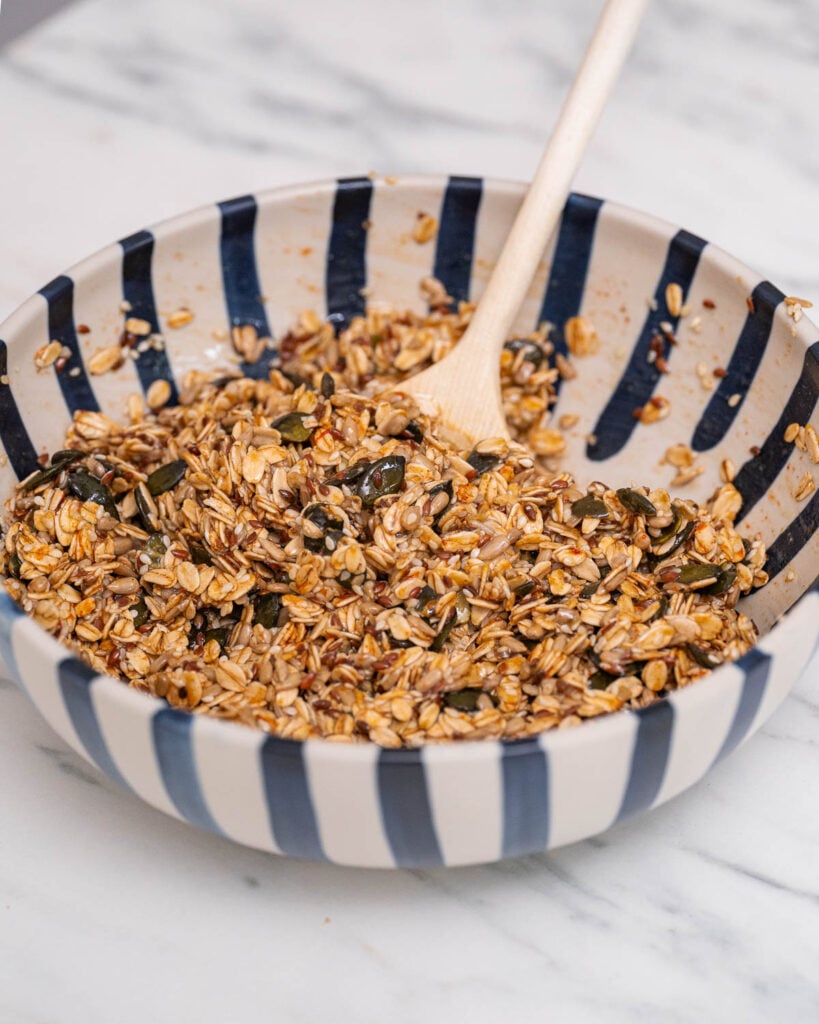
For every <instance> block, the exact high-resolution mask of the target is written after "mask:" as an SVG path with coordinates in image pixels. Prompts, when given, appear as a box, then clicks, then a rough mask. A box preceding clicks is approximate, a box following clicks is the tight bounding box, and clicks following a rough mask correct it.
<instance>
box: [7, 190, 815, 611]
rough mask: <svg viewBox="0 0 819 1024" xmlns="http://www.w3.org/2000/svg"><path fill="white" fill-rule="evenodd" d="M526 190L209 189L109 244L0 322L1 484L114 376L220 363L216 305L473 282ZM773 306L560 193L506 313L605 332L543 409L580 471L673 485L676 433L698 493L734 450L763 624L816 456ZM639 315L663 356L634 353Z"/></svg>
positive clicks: (365, 295)
mask: <svg viewBox="0 0 819 1024" xmlns="http://www.w3.org/2000/svg"><path fill="white" fill-rule="evenodd" d="M522 194H523V186H519V185H514V184H507V183H496V182H487V181H482V180H481V179H473V178H449V179H447V178H443V177H442V178H423V179H422V178H406V179H399V180H397V181H396V180H394V179H371V178H357V179H348V180H345V181H342V182H338V183H336V182H327V183H320V184H317V185H307V186H297V187H294V188H289V189H280V190H274V191H271V192H268V193H264V194H261V195H258V196H255V197H253V196H246V197H242V198H239V199H236V200H232V201H228V202H224V203H220V204H218V205H214V206H212V207H206V208H203V209H201V210H198V211H194V212H193V213H190V214H187V215H184V216H182V217H178V218H174V219H172V220H170V221H166V222H164V223H162V224H160V225H158V226H157V227H155V228H153V229H151V230H150V231H141V232H138V233H136V234H134V235H132V236H130V237H129V238H127V239H124V240H123V241H122V242H120V243H117V244H115V245H112V246H109V247H108V248H107V249H105V250H103V251H101V252H100V253H97V254H96V255H95V256H93V257H91V258H90V259H88V260H86V261H84V262H83V263H81V264H79V265H78V266H77V267H75V268H73V269H72V270H70V271H69V272H68V273H67V274H66V275H63V276H61V277H59V278H57V279H55V280H54V281H52V282H51V283H50V284H48V285H47V286H45V287H44V288H43V289H42V290H41V291H40V292H39V293H38V294H37V295H36V296H34V297H33V298H32V299H30V300H29V301H28V302H27V303H25V304H24V305H23V306H22V307H21V308H20V309H19V310H18V311H17V312H16V313H15V314H14V315H13V316H12V317H11V318H10V319H9V320H7V321H6V323H5V324H4V325H3V326H2V327H0V338H2V341H0V375H7V379H8V385H7V386H0V444H2V447H3V450H4V452H5V455H6V461H5V463H4V465H3V466H2V467H0V496H2V497H3V498H4V499H5V497H6V496H7V495H8V494H9V493H10V491H11V489H12V487H13V485H14V483H15V481H16V480H17V479H18V478H20V477H23V476H25V475H27V474H28V473H29V472H31V471H32V470H33V469H35V468H36V459H37V456H38V455H40V454H41V453H43V452H50V451H53V450H55V449H56V448H59V447H61V443H62V439H63V435H64V432H65V429H66V427H67V425H68V423H69V421H70V418H71V415H72V412H73V411H74V410H76V409H80V408H85V409H99V410H100V411H101V412H102V413H104V414H106V415H108V416H111V417H113V418H116V419H119V418H121V417H122V416H123V415H124V407H125V401H126V398H127V396H128V395H129V394H130V393H132V392H134V391H143V390H147V388H148V387H149V386H150V384H151V383H152V381H154V380H156V379H158V378H166V379H168V380H171V381H176V382H178V381H180V380H181V379H182V377H183V375H184V374H185V373H186V372H187V371H188V370H190V369H193V368H197V369H216V368H224V367H229V366H231V365H235V359H234V356H233V350H232V347H231V343H230V337H229V331H230V328H231V327H232V326H237V325H243V324H252V325H253V326H254V327H255V328H256V329H257V330H258V331H259V333H260V334H262V335H267V336H270V337H271V338H273V339H274V340H275V339H277V338H281V337H282V335H283V334H284V333H285V332H286V331H287V329H288V327H289V326H290V325H291V324H292V323H293V322H294V321H295V320H296V319H297V317H298V315H299V314H300V313H301V312H302V311H304V310H305V309H312V310H315V311H316V312H317V313H318V314H319V315H320V316H322V317H324V316H329V317H331V318H332V319H333V320H334V321H336V322H337V323H338V324H346V323H348V322H349V321H350V320H351V318H352V317H353V316H355V315H356V314H357V313H359V312H362V311H363V309H364V306H365V304H366V303H374V304H378V305H385V306H392V307H396V308H411V309H414V310H417V311H421V310H422V309H423V308H424V304H423V297H422V294H421V292H420V290H419V281H420V280H421V278H423V277H424V276H426V275H428V274H434V275H435V276H436V277H438V278H440V279H441V280H442V281H443V283H444V284H445V286H446V287H447V290H448V292H449V293H450V294H451V295H453V296H454V297H455V298H456V299H466V298H472V299H477V298H479V297H480V295H481V293H482V291H483V289H484V287H485V285H486V281H487V280H488V277H489V274H490V273H491V270H492V267H493V264H494V260H495V258H496V256H497V253H498V252H499V250H500V247H501V245H502V243H503V240H504V238H505V235H506V233H507V231H508V229H509V226H510V224H511V221H512V218H513V217H514V215H515V212H516V211H517V208H518V206H519V204H520V200H521V197H522ZM419 211H423V212H426V213H431V214H433V215H434V216H436V217H437V219H438V222H439V228H438V232H437V235H436V237H435V238H434V239H433V240H431V241H430V242H428V243H426V244H419V243H417V242H415V241H414V240H413V238H412V228H413V225H414V223H415V220H416V217H417V215H418V213H419ZM671 283H676V284H679V285H680V286H681V287H682V291H683V301H684V305H685V307H687V311H686V312H687V315H685V316H683V317H682V318H679V317H677V316H674V315H673V311H676V310H674V303H673V302H672V310H669V308H668V303H667V300H666V289H667V286H668V285H669V284H671ZM183 307H184V308H187V309H190V310H191V311H192V312H193V314H194V318H193V320H192V321H191V322H190V323H189V324H187V325H186V326H184V327H182V328H179V329H173V328H170V327H169V326H168V316H169V315H170V314H172V313H173V312H174V311H176V310H179V309H180V308H183ZM789 310H792V307H791V306H789V305H788V304H786V303H785V302H784V296H783V294H782V293H781V292H780V291H779V290H778V289H777V288H776V287H775V286H774V285H772V284H770V283H769V282H767V281H763V280H762V279H761V278H760V277H759V275H757V274H755V273H754V272H753V271H751V270H749V269H748V268H747V267H745V266H743V265H742V264H740V263H738V262H737V261H736V260H734V259H733V258H732V257H730V256H728V255H727V254H726V253H724V252H722V251H721V250H719V249H717V248H716V247H714V246H712V245H710V244H707V243H706V242H705V241H703V240H702V239H700V238H697V237H696V236H694V235H692V234H690V233H688V232H686V231H682V230H679V229H677V228H675V227H674V226H672V225H670V224H667V223H665V222H662V221H658V220H656V219H654V218H651V217H648V216H646V215H644V214H641V213H637V212H635V211H633V210H629V209H626V208H624V207H621V206H618V205H616V204H613V203H609V202H602V201H600V200H597V199H593V198H591V197H587V196H579V195H574V196H572V197H571V198H570V200H569V202H568V204H567V206H566V208H565V211H564V214H563V218H562V221H561V224H560V226H559V229H558V231H557V232H556V234H555V237H554V238H553V240H552V242H551V243H550V246H549V249H548V250H547V252H546V254H545V256H544V259H543V261H542V263H541V265H540V267H539V269H538V273H537V274H536V276H535V279H534V281H533V283H532V286H531V287H530V289H529V292H528V295H527V298H526V302H525V303H524V305H523V307H522V309H521V311H520V314H519V317H518V319H517V322H516V325H515V330H516V331H519V332H527V331H530V330H532V329H533V328H534V327H535V326H536V325H537V324H538V323H539V322H541V321H543V320H546V321H549V322H550V323H552V324H553V325H554V327H553V331H552V335H551V337H552V339H553V341H554V342H555V344H556V347H557V349H558V351H561V350H563V351H565V338H564V325H565V323H566V321H567V320H568V319H569V318H570V317H572V316H575V315H578V314H581V315H583V316H585V317H588V318H589V319H590V320H591V321H592V323H593V324H594V326H595V328H596V330H597V333H598V335H599V337H600V341H601V344H600V347H599V350H598V352H597V353H596V354H594V355H591V356H587V357H584V358H582V359H577V360H576V366H577V370H578V373H577V376H576V377H575V378H574V379H570V380H565V381H563V382H562V383H561V387H560V393H559V399H558V402H557V405H556V406H555V409H554V417H555V418H558V417H561V416H563V415H572V416H576V417H577V423H576V425H575V426H573V427H572V428H571V429H570V430H568V431H567V435H568V451H567V454H566V457H565V461H564V465H565V466H566V467H567V468H570V469H571V470H572V471H573V472H574V473H575V474H576V476H577V477H578V479H579V481H580V482H581V483H584V482H589V481H591V480H598V479H599V480H603V481H605V482H606V483H608V484H609V485H611V486H620V485H623V484H631V483H645V484H649V485H650V486H665V487H668V488H669V489H671V488H670V480H671V478H672V476H673V475H674V472H675V470H674V469H673V467H671V466H669V465H664V464H661V462H662V459H663V456H664V453H665V451H666V449H667V448H668V447H669V446H671V445H673V444H679V443H684V444H687V445H690V446H691V448H692V449H693V451H694V454H695V461H696V464H697V465H699V466H701V467H702V469H703V472H702V473H701V474H700V475H699V476H697V477H696V478H695V479H693V480H692V481H691V482H690V483H689V484H687V485H686V486H684V487H681V488H679V489H678V493H680V494H681V495H683V496H690V497H695V498H705V497H708V496H710V495H711V494H712V493H713V491H714V490H715V488H717V487H718V486H720V484H721V480H720V466H721V464H722V463H723V461H724V460H729V461H730V463H732V464H733V466H734V467H735V468H736V477H735V481H734V482H735V485H736V486H737V487H738V489H739V490H740V492H741V493H742V495H743V499H744V504H743V508H742V511H741V512H740V524H739V529H740V532H741V533H742V534H743V535H747V536H750V535H754V534H757V533H759V534H761V536H762V537H763V539H764V541H765V542H766V544H767V545H768V548H769V552H770V556H769V566H768V571H769V574H770V577H771V581H770V583H769V584H768V585H767V586H766V587H765V588H763V589H762V590H761V591H758V592H757V593H756V594H754V595H753V596H751V597H750V598H747V599H746V601H745V610H746V611H747V612H748V614H750V615H751V616H752V617H753V618H754V619H755V620H756V622H757V624H758V626H759V627H760V629H761V630H763V631H764V630H766V629H768V628H769V627H770V625H771V624H772V623H773V622H774V621H775V620H776V619H777V618H778V617H779V616H780V615H781V614H782V613H783V612H785V611H786V610H787V609H788V608H789V607H790V606H791V605H792V604H793V602H794V601H795V600H796V599H797V598H798V597H799V596H800V595H801V594H802V593H804V592H805V591H806V590H807V589H808V588H809V587H810V586H811V584H812V583H813V582H814V581H815V579H816V577H817V574H819V542H817V539H816V536H815V530H816V523H817V516H818V515H819V506H818V505H817V497H816V494H815V493H813V494H810V495H809V496H808V497H807V499H806V500H802V501H797V500H796V499H795V497H794V493H795V492H796V491H797V489H798V487H799V484H800V481H802V479H803V477H804V475H805V474H806V473H810V472H811V471H812V470H813V467H812V463H811V460H810V456H809V454H808V453H807V452H804V451H801V450H799V449H798V448H796V447H795V446H794V445H792V444H790V443H787V442H785V441H784V438H783V435H784V432H785V428H786V427H787V426H788V424H790V423H792V422H797V423H800V424H805V423H807V422H808V421H809V420H810V419H811V417H812V415H813V412H814V407H815V404H816V399H817V394H818V393H819V342H817V341H816V338H817V333H816V329H815V328H814V327H813V325H812V324H810V323H809V321H808V320H807V318H805V317H803V318H802V319H801V320H800V321H799V322H798V323H795V322H794V319H793V318H792V316H790V315H789ZM126 316H136V317H140V318H142V319H145V320H148V321H149V322H150V324H151V325H152V328H153V330H154V331H156V332H157V333H161V334H162V336H163V337H164V339H165V346H164V348H163V349H162V350H159V351H154V350H152V351H149V352H146V353H145V354H144V355H142V356H141V357H140V358H139V359H138V360H136V361H131V360H128V361H126V363H125V365H124V366H123V367H122V368H121V369H120V370H118V371H116V372H114V373H107V374H105V375H102V376H91V375H90V374H89V373H88V371H87V365H88V360H89V357H90V356H91V355H92V353H93V352H94V351H95V350H96V349H97V348H99V347H102V346H106V345H110V344H113V343H116V341H117V339H118V338H119V336H120V333H121V331H122V329H123V322H124V318H125V317H126ZM85 328H89V329H90V330H85ZM669 331H670V332H671V333H673V335H674V342H671V341H669V340H667V332H669ZM655 337H659V338H660V339H661V342H662V346H663V350H664V353H665V359H666V361H667V364H668V371H669V372H668V373H663V374H661V373H660V372H659V371H658V370H657V367H656V365H655V364H653V363H650V362H649V361H648V355H649V351H650V347H651V345H652V339H653V338H655ZM52 339H56V340H59V341H60V342H61V343H62V344H63V345H65V346H67V347H68V348H69V349H70V350H71V353H72V355H71V358H70V359H69V360H68V361H67V363H66V365H65V366H64V367H63V368H62V370H61V371H58V370H57V368H56V366H54V365H53V366H50V367H48V368H46V369H43V370H38V369H37V368H36V366H35V363H34V355H35V353H36V352H37V350H38V349H40V348H41V347H42V346H43V345H45V344H46V343H48V342H49V341H50V340H52ZM656 344H657V343H656V342H655V346H656ZM273 359H275V345H274V346H272V347H271V350H270V352H269V355H268V357H266V358H265V359H264V360H262V362H260V363H258V364H256V365H255V366H248V367H245V370H246V372H249V373H252V374H259V373H266V372H267V368H268V366H269V363H270V360H273ZM714 371H717V373H716V374H715V373H714ZM3 379H4V380H5V379H6V378H5V377H3ZM704 382H705V383H704ZM657 396H659V397H661V398H664V399H666V400H668V402H669V403H670V412H669V414H668V415H667V417H666V418H664V419H660V420H658V421H657V422H654V423H651V424H648V425H646V424H643V423H640V422H638V420H637V419H635V417H634V410H635V408H638V407H641V406H643V405H645V403H646V402H648V401H649V400H650V399H652V398H653V397H657Z"/></svg>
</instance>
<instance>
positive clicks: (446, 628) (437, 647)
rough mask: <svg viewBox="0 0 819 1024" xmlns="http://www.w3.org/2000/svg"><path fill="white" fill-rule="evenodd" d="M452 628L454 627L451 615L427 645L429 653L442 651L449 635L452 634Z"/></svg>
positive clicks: (453, 618) (453, 619)
mask: <svg viewBox="0 0 819 1024" xmlns="http://www.w3.org/2000/svg"><path fill="white" fill-rule="evenodd" d="M454 627H455V616H454V615H451V616H450V617H449V618H448V619H447V621H446V622H445V623H444V624H443V626H442V627H441V629H440V630H439V631H438V633H437V635H436V637H435V639H434V640H433V641H432V643H431V644H430V645H429V649H430V650H431V651H435V653H436V654H437V653H438V652H439V651H442V650H443V649H444V644H445V643H446V642H447V640H448V639H449V634H450V633H451V632H452V630H453V628H454Z"/></svg>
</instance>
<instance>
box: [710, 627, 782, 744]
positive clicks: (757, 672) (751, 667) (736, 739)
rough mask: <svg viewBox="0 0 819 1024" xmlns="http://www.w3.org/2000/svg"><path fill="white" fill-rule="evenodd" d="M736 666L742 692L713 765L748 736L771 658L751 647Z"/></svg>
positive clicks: (769, 668) (766, 681)
mask: <svg viewBox="0 0 819 1024" xmlns="http://www.w3.org/2000/svg"><path fill="white" fill-rule="evenodd" d="M736 666H737V668H740V669H742V671H743V673H744V674H745V679H744V681H743V683H742V692H741V693H740V695H739V703H738V704H737V709H736V711H735V712H734V719H733V721H732V722H731V728H730V729H729V730H728V735H727V736H726V737H725V739H724V740H723V743H722V746H721V747H720V749H719V753H718V754H717V756H716V757H715V758H714V764H716V763H717V762H718V761H721V760H722V759H723V758H724V757H726V756H727V755H728V754H730V753H731V751H732V750H733V749H734V747H736V746H737V745H738V744H739V743H741V742H742V740H744V739H745V737H746V736H747V735H748V730H749V729H750V728H751V725H752V724H753V721H754V718H755V717H756V713H757V711H759V706H760V704H761V703H762V698H763V697H764V696H765V689H766V687H767V685H768V676H769V674H770V671H771V657H770V655H768V654H765V652H764V651H760V650H759V648H758V647H752V648H751V650H750V651H748V653H747V654H744V655H743V656H742V657H741V658H740V659H739V661H737V662H736Z"/></svg>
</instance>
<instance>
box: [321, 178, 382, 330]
mask: <svg viewBox="0 0 819 1024" xmlns="http://www.w3.org/2000/svg"><path fill="white" fill-rule="evenodd" d="M372 195H373V183H372V181H370V179H369V178H339V180H338V182H337V183H336V195H335V199H334V201H333V222H332V227H331V229H330V240H329V242H328V244H327V266H326V269H325V278H324V294H325V298H326V304H327V319H328V320H330V321H331V322H332V323H333V324H335V326H336V327H337V329H338V330H343V329H344V328H345V327H347V326H348V325H349V323H350V321H351V320H352V319H353V317H354V316H363V315H364V310H365V307H366V299H365V297H364V295H363V294H362V289H363V288H366V286H367V230H368V224H369V216H370V202H371V201H372Z"/></svg>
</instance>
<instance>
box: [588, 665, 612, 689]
mask: <svg viewBox="0 0 819 1024" xmlns="http://www.w3.org/2000/svg"><path fill="white" fill-rule="evenodd" d="M616 678H617V676H612V675H609V673H608V672H604V671H603V670H602V669H601V668H599V669H598V670H597V671H596V672H592V674H591V675H590V676H589V682H588V687H589V689H590V690H605V689H606V687H607V686H608V685H609V683H613V682H614V680H615V679H616Z"/></svg>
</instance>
